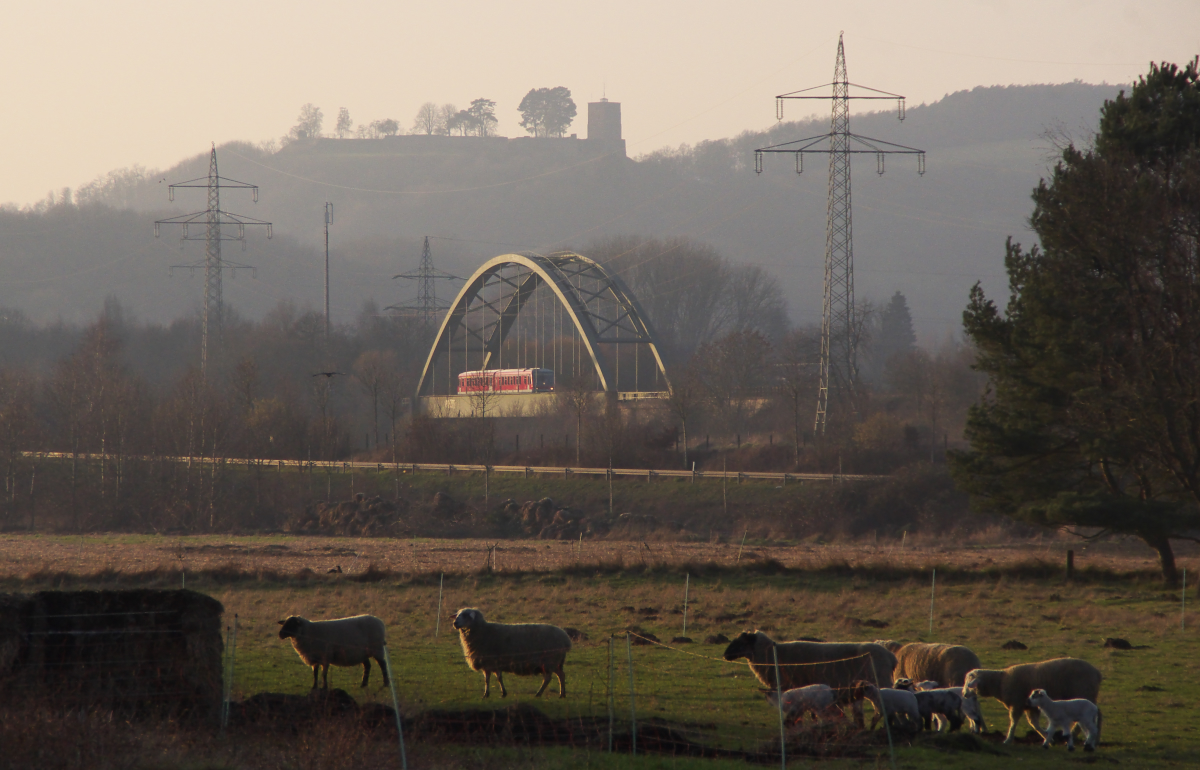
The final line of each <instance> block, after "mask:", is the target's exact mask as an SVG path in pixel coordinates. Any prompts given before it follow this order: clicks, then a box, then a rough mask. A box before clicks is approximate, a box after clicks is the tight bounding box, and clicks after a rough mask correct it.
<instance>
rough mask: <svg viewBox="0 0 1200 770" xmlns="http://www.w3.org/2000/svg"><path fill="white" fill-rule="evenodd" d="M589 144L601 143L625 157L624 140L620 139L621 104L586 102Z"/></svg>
mask: <svg viewBox="0 0 1200 770" xmlns="http://www.w3.org/2000/svg"><path fill="white" fill-rule="evenodd" d="M587 138H588V141H589V142H598V143H599V142H602V143H604V144H606V145H608V146H609V147H611V148H612V150H613V151H618V152H620V156H621V157H622V158H624V157H625V140H624V139H622V138H621V103H620V102H610V101H609V100H608V99H601V100H600V101H598V102H588V132H587Z"/></svg>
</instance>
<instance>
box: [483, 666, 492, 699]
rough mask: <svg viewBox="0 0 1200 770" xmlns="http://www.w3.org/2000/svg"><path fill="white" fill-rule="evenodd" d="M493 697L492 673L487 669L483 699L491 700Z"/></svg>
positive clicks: (484, 672) (484, 675)
mask: <svg viewBox="0 0 1200 770" xmlns="http://www.w3.org/2000/svg"><path fill="white" fill-rule="evenodd" d="M491 695H492V672H491V671H488V670H487V669H486V668H485V669H484V670H483V697H485V698H489V697H491Z"/></svg>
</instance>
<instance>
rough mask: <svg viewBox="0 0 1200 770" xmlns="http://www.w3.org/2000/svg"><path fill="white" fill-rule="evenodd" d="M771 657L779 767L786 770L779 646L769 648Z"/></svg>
mask: <svg viewBox="0 0 1200 770" xmlns="http://www.w3.org/2000/svg"><path fill="white" fill-rule="evenodd" d="M771 656H772V657H773V658H774V659H775V697H777V698H779V703H778V706H779V766H780V767H781V768H782V769H783V770H787V741H786V740H785V739H784V731H783V679H782V678H781V677H780V676H779V645H773V646H772V647H771Z"/></svg>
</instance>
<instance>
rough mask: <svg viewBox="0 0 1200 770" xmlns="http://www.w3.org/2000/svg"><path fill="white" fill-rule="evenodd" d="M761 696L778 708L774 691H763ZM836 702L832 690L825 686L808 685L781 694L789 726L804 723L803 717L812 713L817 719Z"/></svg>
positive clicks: (777, 697)
mask: <svg viewBox="0 0 1200 770" xmlns="http://www.w3.org/2000/svg"><path fill="white" fill-rule="evenodd" d="M762 692H763V695H765V696H767V700H768V701H770V703H771V705H772V706H774V707H775V708H779V693H778V692H776V691H775V690H763V691H762ZM836 700H837V695H836V694H835V693H834V691H833V688H832V687H830V686H829V685H827V684H810V685H808V686H807V687H794V688H792V689H791V690H787V691H785V692H784V693H783V713H784V719H786V720H787V721H788V723H789V724H795V723H797V722H802V721H804V715H805V714H807V713H809V712H812V713H813V714H814V715H816V716H817V717H820V715H821V714H822V713H823V712H825V711H827V710H828V709H829V707H830V706H832V705H833V704H834V701H836Z"/></svg>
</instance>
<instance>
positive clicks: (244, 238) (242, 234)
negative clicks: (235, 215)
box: [238, 222, 246, 241]
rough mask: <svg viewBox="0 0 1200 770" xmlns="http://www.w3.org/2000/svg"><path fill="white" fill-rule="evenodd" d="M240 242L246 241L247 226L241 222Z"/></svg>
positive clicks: (239, 225)
mask: <svg viewBox="0 0 1200 770" xmlns="http://www.w3.org/2000/svg"><path fill="white" fill-rule="evenodd" d="M238 240H239V241H244V240H246V226H245V225H243V224H242V223H241V222H238Z"/></svg>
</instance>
